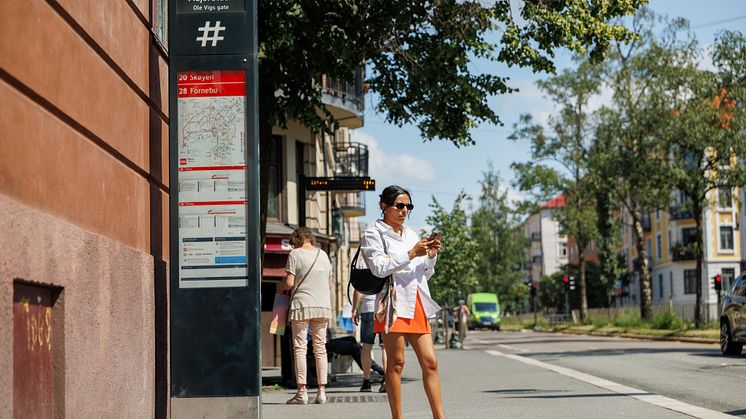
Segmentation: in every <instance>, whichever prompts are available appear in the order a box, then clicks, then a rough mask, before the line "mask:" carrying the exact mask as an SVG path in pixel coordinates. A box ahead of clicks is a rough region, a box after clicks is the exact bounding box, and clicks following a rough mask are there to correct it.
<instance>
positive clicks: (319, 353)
mask: <svg viewBox="0 0 746 419" xmlns="http://www.w3.org/2000/svg"><path fill="white" fill-rule="evenodd" d="M327 322H328V319H326V318H324V317H318V318H314V319H308V320H292V321H291V322H290V323H291V324H292V326H293V348H294V351H295V380H296V382H297V383H298V385H306V374H307V370H308V368H307V365H306V354H307V352H308V326H309V325H310V326H311V339H312V341H313V354H314V357H315V358H316V382H317V383H318V384H319V385H320V386H325V385H326V370H327V362H328V361H327V359H326V327H327Z"/></svg>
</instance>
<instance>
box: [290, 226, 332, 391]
mask: <svg viewBox="0 0 746 419" xmlns="http://www.w3.org/2000/svg"><path fill="white" fill-rule="evenodd" d="M290 244H291V245H292V246H293V250H292V251H291V252H290V255H288V262H287V266H286V267H285V271H286V274H287V275H286V277H285V281H284V282H283V289H286V290H287V289H292V291H291V293H290V295H291V296H292V297H291V301H290V311H289V315H288V318H289V319H290V324H291V326H292V330H293V348H294V353H295V379H296V381H297V383H298V392H297V393H296V394H295V396H294V397H293V398H292V399H290V400H288V401H287V403H288V404H306V403H308V394H307V392H306V375H307V371H306V353H307V351H308V330H309V326H310V330H311V336H312V340H313V353H314V356H315V359H316V382H317V383H318V393H317V394H316V399H315V400H314V403H317V404H323V403H326V392H325V388H326V377H327V365H328V361H327V358H326V329H327V325H328V322H329V319H330V318H331V315H332V310H331V297H330V287H331V272H332V265H331V261H330V260H329V256H328V255H327V254H326V252H324V251H323V250H321V249H319V248H317V247H316V238H315V237H314V236H313V232H312V231H311V230H310V229H309V228H306V227H299V228H297V229H295V230H294V231H293V233H292V234H291V235H290Z"/></svg>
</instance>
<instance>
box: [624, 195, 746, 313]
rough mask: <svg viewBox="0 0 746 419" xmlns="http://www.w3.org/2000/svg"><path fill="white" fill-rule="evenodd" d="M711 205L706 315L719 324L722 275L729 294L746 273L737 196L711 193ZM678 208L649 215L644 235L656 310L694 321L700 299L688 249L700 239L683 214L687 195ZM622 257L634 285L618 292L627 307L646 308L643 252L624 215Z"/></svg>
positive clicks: (707, 217) (706, 227) (707, 215)
mask: <svg viewBox="0 0 746 419" xmlns="http://www.w3.org/2000/svg"><path fill="white" fill-rule="evenodd" d="M708 199H709V202H710V205H709V207H708V208H707V209H706V210H705V214H704V215H705V217H704V223H703V226H702V228H703V246H704V252H705V254H704V260H703V265H702V303H703V315H704V318H705V319H706V320H708V321H713V320H716V319H717V294H716V293H715V290H714V288H713V284H712V283H713V278H714V276H715V275H722V278H723V289H724V290H725V289H727V287H728V286H729V285H730V284H731V282H732V281H733V279H734V278H735V277H736V275H738V274H739V271H740V262H741V240H740V235H739V234H738V223H737V220H738V219H739V217H740V211H739V208H738V206H737V205H736V203H735V202H734V199H733V194H732V193H729V192H726V191H724V190H715V191H711V192H710V193H709V196H708ZM673 201H674V203H673V204H672V205H671V206H670V207H669V208H668V209H667V210H661V209H657V210H653V211H650V212H646V213H644V214H643V230H644V232H645V233H644V234H645V244H646V249H647V258H648V261H649V267H650V270H651V274H652V275H651V277H652V283H651V286H652V303H653V307H654V311H656V312H657V311H660V310H665V309H667V308H669V307H670V308H672V309H673V310H674V311H675V312H676V313H677V314H678V315H680V316H682V317H683V318H685V319H688V320H691V319H693V316H694V305H695V298H696V270H695V269H696V260H695V258H694V254H693V252H691V251H690V250H688V249H687V247H686V245H687V244H689V243H692V242H693V241H694V240H695V238H696V226H695V222H694V219H693V218H692V214H691V213H690V212H687V211H684V210H682V209H681V206H682V205H681V204H682V203H683V202H684V198H683V195H682V194H680V193H678V192H677V193H675V194H674V200H673ZM621 221H622V228H621V231H620V233H621V243H622V246H621V247H622V248H621V252H622V255H623V256H625V260H626V269H627V270H628V271H629V272H633V277H632V279H631V281H630V283H629V285H628V286H626V287H623V288H621V289H618V290H617V300H618V301H619V302H621V304H622V305H639V304H640V285H639V274H638V273H637V272H635V271H636V264H637V257H638V255H637V249H636V246H635V233H634V228H633V226H632V222H631V217H630V216H629V213H624V212H623V213H622V214H621Z"/></svg>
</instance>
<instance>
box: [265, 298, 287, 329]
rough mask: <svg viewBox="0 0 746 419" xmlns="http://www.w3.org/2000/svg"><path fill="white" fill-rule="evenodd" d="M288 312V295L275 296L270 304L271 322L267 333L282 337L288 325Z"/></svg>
mask: <svg viewBox="0 0 746 419" xmlns="http://www.w3.org/2000/svg"><path fill="white" fill-rule="evenodd" d="M289 310H290V295H289V294H288V293H279V292H278V293H277V294H275V301H274V303H273V304H272V322H271V323H270V324H269V333H270V334H272V335H277V336H282V335H284V334H285V326H286V325H287V323H288V311H289Z"/></svg>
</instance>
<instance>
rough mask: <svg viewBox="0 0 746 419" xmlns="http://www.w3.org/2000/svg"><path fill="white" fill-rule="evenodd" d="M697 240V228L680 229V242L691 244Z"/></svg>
mask: <svg viewBox="0 0 746 419" xmlns="http://www.w3.org/2000/svg"><path fill="white" fill-rule="evenodd" d="M696 241H697V229H696V228H682V229H681V243H682V244H683V245H687V244H692V243H695V242H696Z"/></svg>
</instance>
